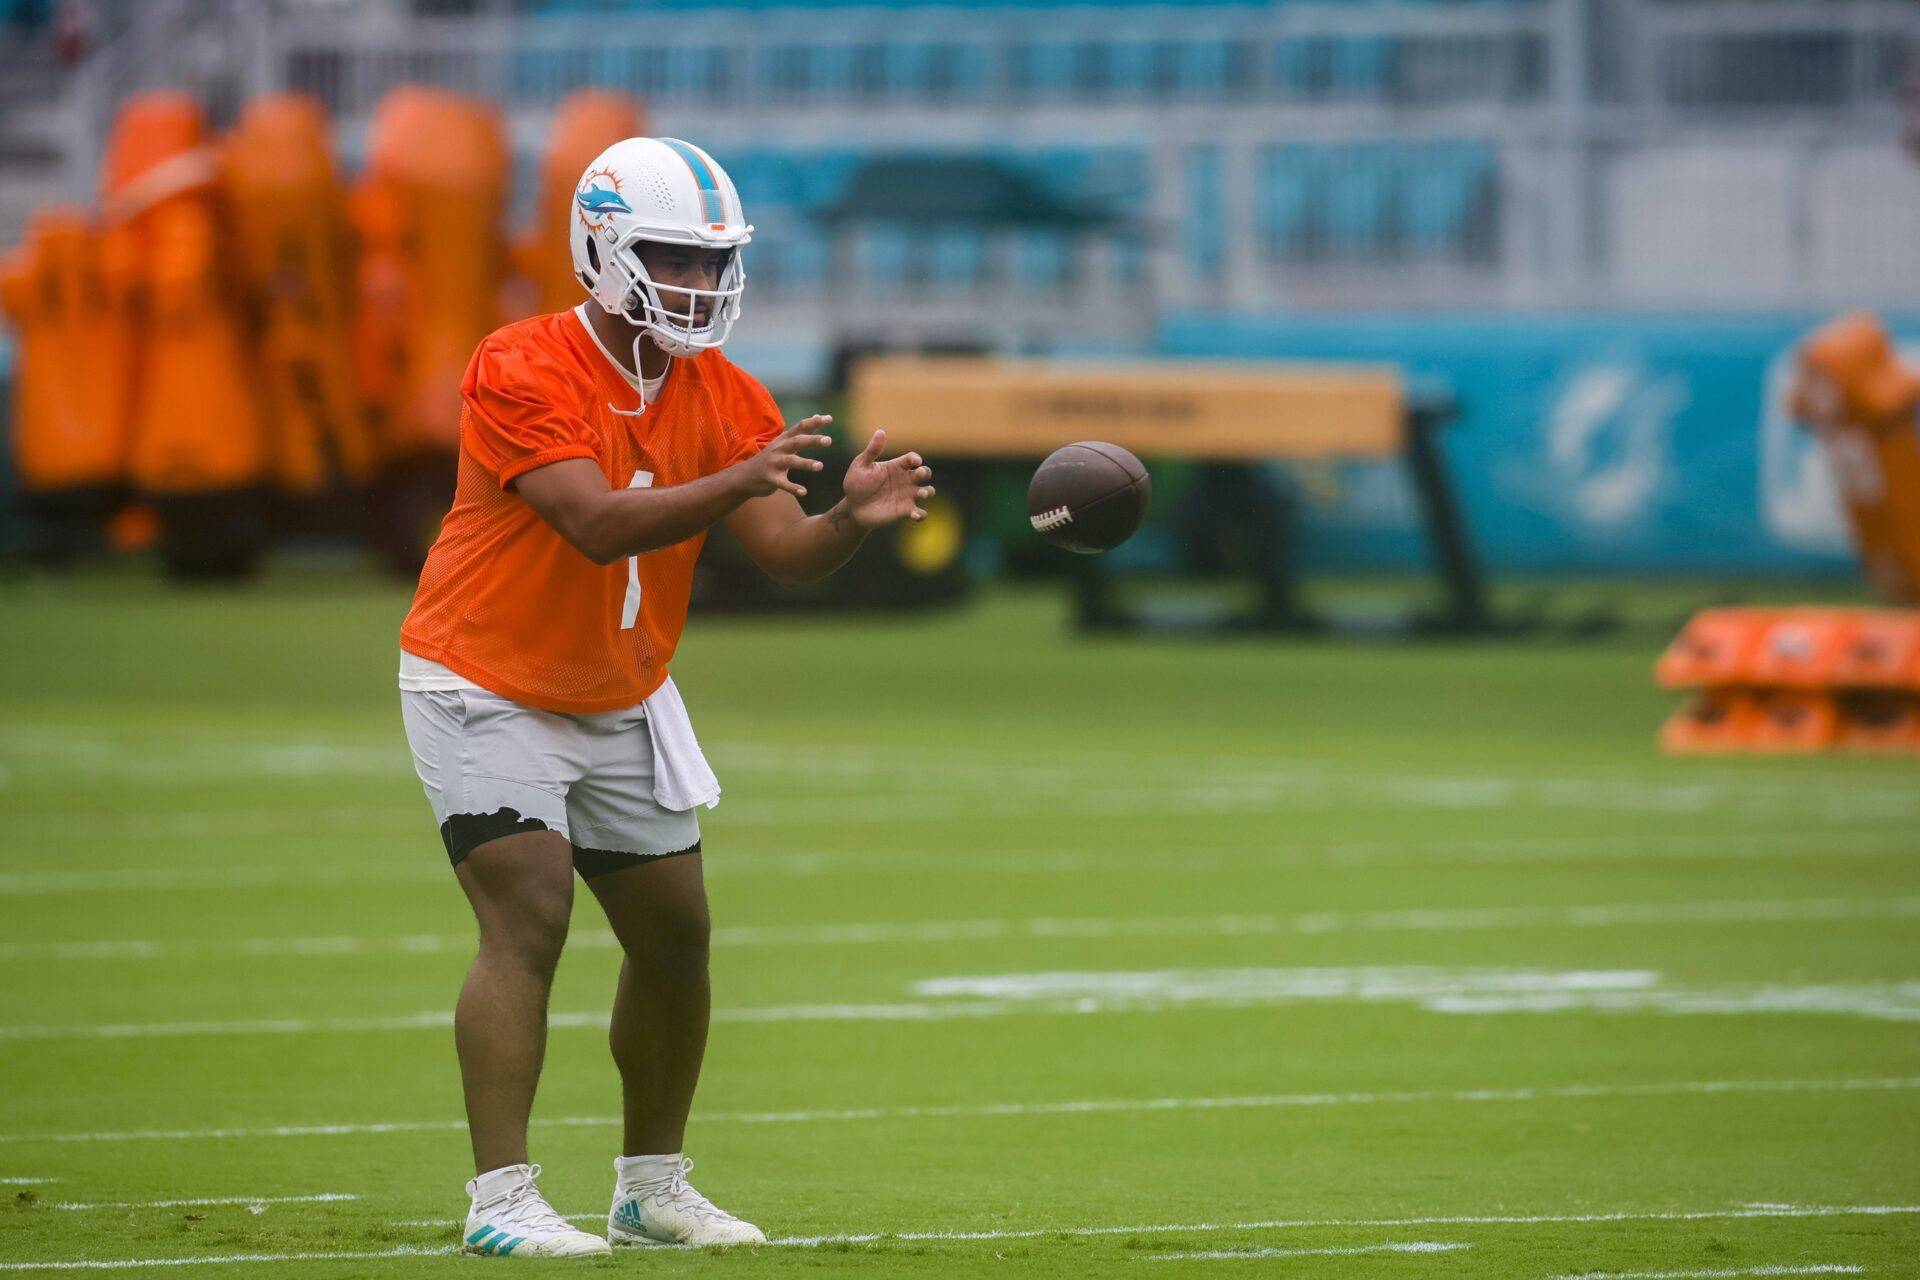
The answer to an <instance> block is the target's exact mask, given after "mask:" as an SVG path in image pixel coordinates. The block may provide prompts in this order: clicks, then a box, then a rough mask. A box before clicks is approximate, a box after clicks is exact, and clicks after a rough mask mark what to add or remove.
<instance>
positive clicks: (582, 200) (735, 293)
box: [568, 138, 753, 356]
mask: <svg viewBox="0 0 1920 1280" xmlns="http://www.w3.org/2000/svg"><path fill="white" fill-rule="evenodd" d="M574 211H575V214H576V216H575V217H574V218H572V219H571V220H570V234H569V237H568V238H569V241H570V243H571V246H572V249H573V270H574V274H575V275H576V276H578V277H579V279H580V283H581V284H582V285H584V286H585V287H586V290H587V292H588V294H589V295H591V296H592V298H593V300H594V302H595V303H596V304H598V305H599V306H600V307H602V308H604V309H605V310H606V311H607V312H609V313H610V314H613V315H616V316H620V317H623V318H624V319H626V320H627V321H628V322H630V323H631V324H633V325H634V326H636V327H637V328H639V329H641V330H642V331H644V333H645V335H646V336H647V337H649V338H651V339H652V340H653V343H654V345H655V346H657V347H659V348H660V349H661V350H662V351H665V352H666V353H667V354H668V355H673V356H695V355H698V354H700V353H701V352H702V351H707V350H711V349H712V348H714V347H718V346H719V345H721V344H722V343H723V342H725V341H726V340H727V335H728V333H730V332H731V331H732V329H733V325H734V321H736V320H738V319H739V317H740V296H741V294H742V293H743V292H744V291H745V289H746V283H747V272H746V264H745V262H744V260H743V258H742V253H741V251H742V249H743V248H744V247H745V246H746V244H747V243H748V242H749V241H750V240H752V238H753V228H752V227H751V226H749V225H748V224H747V220H746V215H745V213H744V212H743V210H742V209H741V207H740V194H739V192H738V191H736V190H735V189H734V185H733V180H732V179H731V178H729V177H728V176H727V172H726V170H725V169H722V168H721V167H720V165H719V163H718V162H717V161H716V160H714V158H713V157H712V156H710V155H708V154H707V153H706V152H705V151H702V150H701V149H700V148H699V147H696V146H694V145H693V144H692V143H690V142H683V141H681V140H680V139H679V138H628V139H626V140H624V141H622V142H616V143H614V144H613V145H612V146H611V147H608V148H607V149H606V150H605V151H603V152H601V153H600V155H599V156H598V157H596V158H595V159H594V162H593V163H592V164H590V165H588V166H587V171H586V173H584V174H583V175H581V179H580V182H579V184H578V186H577V187H576V188H575V191H574ZM642 243H655V244H678V245H691V246H694V247H696V248H702V249H714V250H720V251H722V252H724V253H725V255H726V257H725V261H724V262H723V263H722V265H721V270H720V279H719V281H718V282H717V286H716V287H715V288H712V289H691V288H680V287H678V286H676V287H673V288H671V289H669V290H668V292H670V293H672V294H674V295H676V297H677V298H680V299H684V301H685V308H684V309H674V308H669V307H668V306H666V304H665V303H664V302H663V301H662V299H661V293H660V290H659V288H658V287H657V286H656V285H655V284H654V282H653V281H652V279H650V278H649V277H648V275H647V270H646V267H645V266H644V265H642V263H641V261H640V252H639V246H640V245H641V244H642ZM703 309H704V310H705V311H706V315H705V317H704V318H703V317H702V316H701V312H702V310H703Z"/></svg>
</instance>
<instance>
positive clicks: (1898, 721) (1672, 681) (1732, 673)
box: [1655, 607, 1920, 753]
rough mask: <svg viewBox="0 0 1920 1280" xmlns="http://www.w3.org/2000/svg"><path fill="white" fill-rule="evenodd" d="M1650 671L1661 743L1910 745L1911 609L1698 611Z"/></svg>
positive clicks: (1916, 633) (1914, 620) (1916, 697)
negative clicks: (1671, 703) (1662, 691)
mask: <svg viewBox="0 0 1920 1280" xmlns="http://www.w3.org/2000/svg"><path fill="white" fill-rule="evenodd" d="M1655 673H1656V677H1657V679H1658V680H1659V683H1660V684H1661V686H1662V687H1663V688H1669V689H1683V688H1684V689H1693V690H1695V691H1696V692H1695V694H1694V697H1693V699H1692V700H1691V701H1690V702H1689V703H1688V704H1687V705H1686V706H1685V707H1683V708H1682V709H1681V710H1680V711H1678V712H1676V713H1675V714H1674V715H1673V716H1672V717H1671V718H1670V719H1668V721H1667V723H1666V724H1665V725H1664V726H1663V727H1662V728H1661V730H1660V745H1661V746H1662V747H1663V748H1664V749H1665V750H1667V751H1675V752H1683V751H1684V752H1709V751H1770V752H1815V751H1827V750H1847V751H1863V752H1864V751H1873V752H1915V753H1920V610H1899V609H1843V608H1831V609H1825V608H1811V607H1808V608H1795V609H1707V610H1703V611H1702V612H1701V613H1699V614H1697V615H1696V616H1695V617H1694V618H1693V619H1692V620H1691V621H1690V622H1688V624H1687V626H1686V627H1685V628H1684V629H1683V630H1682V631H1681V633H1680V635H1679V636H1677V637H1675V639H1674V641H1673V643H1672V644H1671V645H1669V646H1668V648H1667V651H1666V653H1664V654H1662V655H1661V657H1660V660H1659V662H1658V663H1657V664H1656V665H1655Z"/></svg>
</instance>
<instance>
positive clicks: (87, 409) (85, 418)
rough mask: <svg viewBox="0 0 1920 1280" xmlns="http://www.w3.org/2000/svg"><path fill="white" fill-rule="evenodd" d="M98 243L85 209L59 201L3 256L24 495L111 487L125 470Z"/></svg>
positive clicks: (1, 299) (2, 303) (1, 288)
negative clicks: (105, 339)
mask: <svg viewBox="0 0 1920 1280" xmlns="http://www.w3.org/2000/svg"><path fill="white" fill-rule="evenodd" d="M99 249H100V236H99V235H98V233H96V232H95V231H94V230H93V228H92V227H90V226H89V225H88V223H87V217H86V214H85V213H84V212H82V211H81V210H79V209H76V208H68V207H58V206H56V207H50V208H46V209H42V210H40V211H38V212H37V213H35V214H34V215H33V217H32V219H31V220H30V221H29V222H28V224H27V232H26V237H25V239H24V241H23V242H22V244H21V246H20V247H19V249H17V250H16V251H15V252H14V253H12V254H11V255H9V256H8V258H7V259H6V260H5V261H4V262H0V311H4V312H5V314H6V315H7V317H8V318H9V319H10V320H11V321H12V324H13V327H14V329H15V330H16V331H17V332H18V334H19V343H18V346H17V348H16V356H15V374H14V418H13V450H14V470H15V474H16V475H18V477H19V481H20V488H21V490H22V491H23V492H26V493H30V494H55V493H72V492H77V491H83V490H96V491H104V490H111V489H115V488H117V487H118V486H119V485H120V484H121V482H122V481H123V479H124V477H125V473H126V462H127V437H126V428H127V419H126V414H125V412H124V411H123V409H124V406H123V405H122V404H121V402H120V397H119V395H118V392H119V390H120V389H121V387H122V386H123V385H124V384H123V383H122V382H121V381H120V380H119V379H116V378H114V377H112V376H108V374H109V371H108V370H107V369H106V368H105V367H104V365H105V361H106V359H107V358H109V355H110V351H109V350H107V349H103V343H102V332H101V327H102V326H101V317H102V315H103V314H104V313H105V312H106V309H107V298H108V290H107V286H106V282H105V280H104V278H103V275H102V271H101V262H100V255H99Z"/></svg>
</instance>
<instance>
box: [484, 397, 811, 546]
mask: <svg viewBox="0 0 1920 1280" xmlns="http://www.w3.org/2000/svg"><path fill="white" fill-rule="evenodd" d="M807 425H808V424H807V423H804V422H803V423H798V424H796V425H794V426H793V427H790V428H789V429H788V430H786V431H784V432H782V433H781V434H780V435H778V436H775V437H774V438H773V440H772V441H770V442H769V443H768V445H767V447H766V448H764V449H762V450H761V451H760V452H759V453H757V454H755V455H754V456H753V457H751V458H748V459H747V460H746V461H744V462H737V463H735V464H734V465H733V466H731V467H728V468H726V469H725V470H723V471H716V472H714V473H713V474H712V475H710V476H702V477H700V478H699V479H698V480H693V481H689V482H688V483H686V484H675V485H667V486H665V487H663V488H659V489H615V488H614V487H613V486H612V485H610V484H608V483H607V477H606V473H605V472H603V471H601V470H600V464H599V463H597V462H594V461H592V460H590V459H587V458H568V459H566V460H565V461H562V462H555V463H550V464H548V465H547V466H544V467H537V468H535V469H534V470H532V471H529V472H527V473H526V474H525V475H522V476H521V477H519V478H518V479H517V480H515V481H514V482H513V483H514V487H515V488H517V489H518V490H519V491H520V496H521V497H523V498H525V499H526V500H527V505H528V506H530V507H532V508H533V509H534V510H535V511H536V512H538V513H539V515H540V518H541V519H543V520H545V521H546V522H547V523H548V524H550V525H552V526H553V527H554V528H555V529H556V530H558V531H559V533H560V536H561V537H563V538H565V539H566V540H567V541H568V542H570V543H572V544H573V546H574V547H575V548H576V549H577V550H578V551H579V552H580V554H581V555H584V556H586V557H587V559H589V560H591V561H593V562H594V563H595V564H612V563H614V562H615V561H616V560H622V559H624V558H626V557H627V556H637V555H645V554H646V553H647V552H649V551H657V550H659V549H660V548H661V547H670V546H672V545H674V544H675V543H676V542H685V541H686V540H687V539H688V538H691V537H693V536H695V535H696V534H699V533H702V532H705V531H706V530H707V529H710V528H712V527H713V526H714V525H716V524H718V523H719V522H720V521H721V520H723V519H725V518H726V517H727V516H728V515H729V514H731V513H732V512H733V511H735V510H736V509H737V508H738V507H739V506H740V505H741V504H742V503H745V502H752V501H755V500H757V499H764V498H767V497H769V496H778V497H784V498H786V500H787V501H788V502H793V501H794V495H799V494H804V493H806V488H805V487H804V486H803V485H801V484H800V483H799V482H798V481H796V480H794V479H793V478H792V477H791V476H790V475H788V472H791V471H818V470H820V469H821V467H823V466H824V465H826V464H824V463H822V462H820V461H819V460H817V459H814V458H808V457H804V456H803V455H802V454H801V452H800V451H801V450H802V449H816V448H819V447H820V446H822V445H825V444H828V443H830V441H829V440H828V438H827V437H826V436H820V435H813V434H811V433H809V432H808V431H806V430H804V429H803V428H805V427H806V426H807ZM796 509H797V504H796Z"/></svg>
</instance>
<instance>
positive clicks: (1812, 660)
mask: <svg viewBox="0 0 1920 1280" xmlns="http://www.w3.org/2000/svg"><path fill="white" fill-rule="evenodd" d="M1859 627H1860V614H1859V613H1857V612H1855V611H1853V610H1850V609H1788V610H1785V611H1783V612H1781V613H1779V614H1777V615H1776V616H1774V617H1773V618H1772V619H1771V620H1770V621H1769V622H1767V623H1766V624H1765V625H1763V626H1762V627H1760V628H1759V636H1758V638H1757V639H1756V641H1755V642H1754V644H1753V647H1752V649H1751V650H1750V651H1749V652H1748V653H1747V658H1746V663H1745V670H1744V671H1743V672H1742V673H1741V677H1740V678H1741V680H1742V681H1743V682H1744V683H1747V684H1753V685H1760V686H1762V687H1766V688H1781V689H1825V688H1829V687H1831V686H1832V685H1833V683H1834V672H1835V671H1836V670H1837V669H1838V668H1839V665H1840V661H1841V659H1842V658H1843V657H1845V655H1846V652H1847V646H1848V644H1849V642H1850V641H1851V640H1852V638H1853V633H1854V632H1855V631H1857V630H1858V629H1859Z"/></svg>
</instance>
